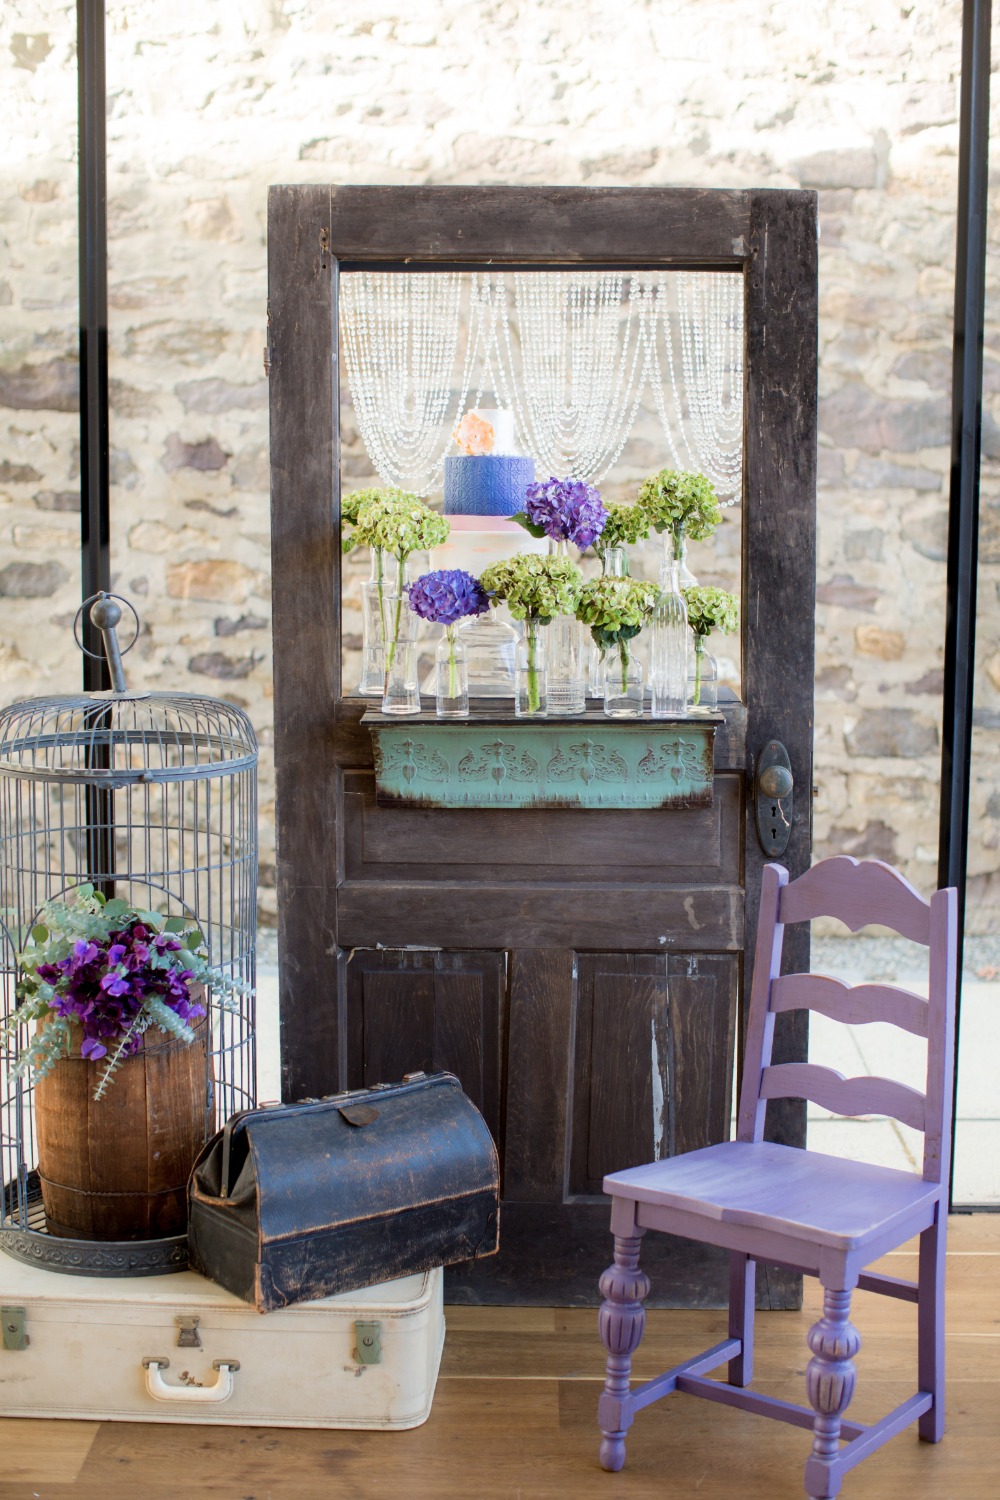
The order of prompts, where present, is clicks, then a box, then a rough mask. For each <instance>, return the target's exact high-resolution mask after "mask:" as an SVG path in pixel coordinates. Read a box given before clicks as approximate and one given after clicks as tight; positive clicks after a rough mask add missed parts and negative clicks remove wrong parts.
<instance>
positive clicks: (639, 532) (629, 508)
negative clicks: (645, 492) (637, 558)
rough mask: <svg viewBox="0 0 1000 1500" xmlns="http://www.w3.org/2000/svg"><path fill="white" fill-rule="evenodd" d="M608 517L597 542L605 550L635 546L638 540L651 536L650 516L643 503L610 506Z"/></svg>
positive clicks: (612, 504) (602, 550) (601, 550)
mask: <svg viewBox="0 0 1000 1500" xmlns="http://www.w3.org/2000/svg"><path fill="white" fill-rule="evenodd" d="M607 509H608V519H607V520H606V521H605V523H604V530H603V531H602V532H601V534H600V536H599V537H598V538H597V541H596V542H595V544H594V545H595V547H596V548H597V549H598V551H600V552H604V551H605V550H606V549H607V548H608V547H634V546H635V544H636V542H641V541H643V540H644V539H645V538H646V537H647V536H649V516H648V515H647V514H646V512H645V511H644V510H643V508H642V506H641V505H619V504H618V503H616V502H612V503H611V504H610V505H609V506H608V508H607Z"/></svg>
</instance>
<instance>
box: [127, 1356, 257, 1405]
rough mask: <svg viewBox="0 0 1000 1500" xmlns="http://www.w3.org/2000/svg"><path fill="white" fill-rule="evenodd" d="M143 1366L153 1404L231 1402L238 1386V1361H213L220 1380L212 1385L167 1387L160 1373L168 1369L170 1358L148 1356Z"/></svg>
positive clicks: (213, 1367) (147, 1389) (213, 1366)
mask: <svg viewBox="0 0 1000 1500" xmlns="http://www.w3.org/2000/svg"><path fill="white" fill-rule="evenodd" d="M142 1363H143V1367H144V1369H145V1371H146V1393H147V1395H150V1396H152V1398H153V1400H154V1401H201V1402H205V1401H228V1400H229V1398H230V1396H231V1395H232V1394H233V1389H234V1387H235V1384H236V1382H235V1380H234V1376H235V1374H236V1371H237V1370H238V1369H239V1367H240V1362H239V1360H238V1359H213V1361H212V1369H213V1370H218V1372H219V1378H218V1380H215V1381H213V1382H212V1384H211V1385H168V1384H167V1382H166V1381H165V1380H164V1378H163V1376H162V1375H161V1373H160V1371H161V1370H169V1368H170V1361H169V1359H164V1358H163V1357H162V1356H160V1355H147V1356H146V1358H145V1359H144V1360H143V1362H142Z"/></svg>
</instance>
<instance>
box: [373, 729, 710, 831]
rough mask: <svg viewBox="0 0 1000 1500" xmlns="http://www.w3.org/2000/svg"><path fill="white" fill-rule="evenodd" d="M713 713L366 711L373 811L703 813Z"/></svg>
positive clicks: (707, 792)
mask: <svg viewBox="0 0 1000 1500" xmlns="http://www.w3.org/2000/svg"><path fill="white" fill-rule="evenodd" d="M720 722H721V720H720V719H719V718H718V717H715V716H712V717H701V718H698V719H683V720H681V719H678V720H656V721H654V720H651V719H633V720H613V719H607V718H605V717H604V716H603V715H600V714H588V715H586V716H585V717H582V718H574V719H535V720H527V719H517V718H514V717H513V716H512V715H510V716H497V715H478V716H476V717H470V718H468V719H457V720H450V721H442V720H439V719H437V718H435V717H433V716H432V715H424V714H421V715H419V716H418V715H414V716H413V717H411V718H407V719H390V718H387V717H384V716H383V715H381V714H377V713H366V714H365V716H364V718H363V720H362V723H363V724H366V725H367V726H368V728H369V730H370V731H371V736H372V744H373V747H374V758H375V784H376V797H377V800H378V802H379V805H380V806H383V807H604V808H607V807H612V808H642V807H710V806H711V803H712V772H713V754H714V740H715V727H716V724H717V723H720Z"/></svg>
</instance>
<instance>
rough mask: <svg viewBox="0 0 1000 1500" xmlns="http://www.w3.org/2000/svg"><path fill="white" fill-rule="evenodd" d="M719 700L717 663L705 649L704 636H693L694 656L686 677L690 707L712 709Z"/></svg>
mask: <svg viewBox="0 0 1000 1500" xmlns="http://www.w3.org/2000/svg"><path fill="white" fill-rule="evenodd" d="M718 701H719V664H718V662H717V661H716V659H715V657H714V656H713V655H712V653H711V651H706V650H705V637H704V636H703V635H696V636H695V638H694V658H693V665H692V668H691V676H690V677H689V679H688V702H689V703H690V705H691V707H692V708H705V709H714V708H715V706H716V704H717V703H718Z"/></svg>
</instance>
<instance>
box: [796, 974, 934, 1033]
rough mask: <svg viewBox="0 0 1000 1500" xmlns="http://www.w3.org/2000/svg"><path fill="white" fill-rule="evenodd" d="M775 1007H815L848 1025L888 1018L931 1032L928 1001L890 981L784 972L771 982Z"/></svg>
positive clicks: (915, 1030) (905, 1027) (911, 1028)
mask: <svg viewBox="0 0 1000 1500" xmlns="http://www.w3.org/2000/svg"><path fill="white" fill-rule="evenodd" d="M771 1009H772V1010H773V1011H783V1010H815V1011H818V1012H819V1013H820V1015H824V1016H829V1018H830V1020H831V1021H842V1022H844V1024H845V1025H848V1026H864V1025H867V1024H868V1023H869V1022H873V1021H888V1022H889V1023H890V1024H891V1025H893V1026H900V1027H902V1029H903V1030H904V1031H910V1032H912V1033H913V1035H914V1036H922V1037H926V1036H927V1020H928V1015H929V1011H928V1006H927V1001H926V1000H922V999H921V997H920V996H919V995H914V994H913V992H912V991H911V990H902V989H897V988H896V986H895V985H890V984H856V985H849V984H845V983H844V982H843V980H841V979H832V978H830V976H829V975H827V974H784V975H782V977H781V978H780V979H775V980H774V981H773V983H772V985H771Z"/></svg>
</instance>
